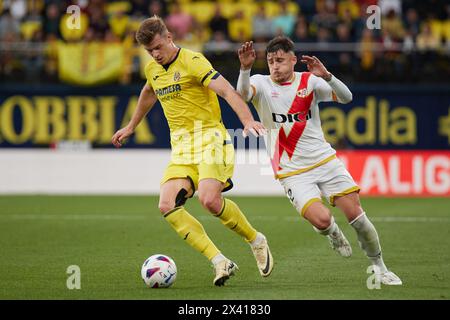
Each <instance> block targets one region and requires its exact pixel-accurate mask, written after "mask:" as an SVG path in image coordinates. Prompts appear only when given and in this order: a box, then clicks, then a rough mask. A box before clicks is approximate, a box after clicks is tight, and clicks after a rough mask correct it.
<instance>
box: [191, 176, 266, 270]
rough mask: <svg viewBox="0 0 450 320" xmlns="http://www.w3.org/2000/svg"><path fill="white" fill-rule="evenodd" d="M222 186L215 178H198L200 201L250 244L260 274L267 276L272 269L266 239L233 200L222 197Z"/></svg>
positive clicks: (223, 185)
mask: <svg viewBox="0 0 450 320" xmlns="http://www.w3.org/2000/svg"><path fill="white" fill-rule="evenodd" d="M224 187H225V184H224V183H222V182H220V181H218V180H216V179H202V180H200V182H199V199H200V202H201V203H202V205H203V206H204V207H205V208H206V209H207V210H208V211H209V212H211V213H212V214H214V215H215V216H216V217H218V218H219V219H220V221H221V222H222V224H223V225H225V226H226V227H228V228H229V229H230V230H232V231H234V232H236V233H237V234H239V235H240V236H242V237H243V238H244V239H245V240H246V241H247V242H248V243H249V244H250V247H251V249H252V251H253V254H254V256H255V259H256V262H257V265H258V269H259V272H260V274H261V275H262V276H263V277H267V276H269V275H270V273H271V272H272V269H273V258H272V254H271V252H270V249H269V245H268V243H267V239H266V237H265V236H264V235H263V234H262V233H260V232H257V231H256V230H255V229H254V228H253V227H252V225H251V224H250V223H249V222H248V220H247V218H246V217H245V215H244V214H243V213H242V211H241V210H240V209H239V207H238V206H237V205H236V204H235V203H234V202H233V201H231V200H229V199H225V198H222V190H223V188H224Z"/></svg>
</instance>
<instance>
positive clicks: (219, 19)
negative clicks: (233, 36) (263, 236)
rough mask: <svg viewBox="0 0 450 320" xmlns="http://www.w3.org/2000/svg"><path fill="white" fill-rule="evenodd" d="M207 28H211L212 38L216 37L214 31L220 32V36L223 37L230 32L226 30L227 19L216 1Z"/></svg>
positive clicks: (227, 35) (226, 36)
mask: <svg viewBox="0 0 450 320" xmlns="http://www.w3.org/2000/svg"><path fill="white" fill-rule="evenodd" d="M209 29H210V30H211V33H212V37H213V38H215V37H216V36H215V34H216V32H219V33H221V36H222V35H223V36H225V38H228V37H229V34H230V33H229V32H228V19H227V18H225V17H224V16H223V15H222V10H221V8H220V3H216V7H215V10H214V16H213V17H212V18H211V20H210V21H209Z"/></svg>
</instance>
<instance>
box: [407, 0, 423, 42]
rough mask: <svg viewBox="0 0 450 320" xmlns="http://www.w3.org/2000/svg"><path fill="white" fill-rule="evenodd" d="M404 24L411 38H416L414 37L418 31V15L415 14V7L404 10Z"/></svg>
mask: <svg viewBox="0 0 450 320" xmlns="http://www.w3.org/2000/svg"><path fill="white" fill-rule="evenodd" d="M404 24H405V29H406V31H407V32H408V33H409V35H410V36H411V37H412V38H413V39H416V37H417V35H418V34H419V31H420V22H419V15H418V14H417V10H416V9H414V8H409V9H408V10H407V11H406V15H405V22H404Z"/></svg>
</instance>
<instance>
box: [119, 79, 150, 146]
mask: <svg viewBox="0 0 450 320" xmlns="http://www.w3.org/2000/svg"><path fill="white" fill-rule="evenodd" d="M156 100H157V97H156V94H155V92H154V91H153V89H152V88H151V87H150V86H149V85H148V84H145V85H144V87H143V88H142V90H141V94H140V95H139V99H138V102H137V107H136V110H134V113H133V116H132V117H131V120H130V122H129V123H128V124H127V125H126V126H125V127H123V128H122V129H120V130H118V131H117V132H116V133H115V134H114V135H113V137H112V139H111V142H112V144H113V145H114V146H115V147H116V148H120V147H121V146H122V143H123V141H124V140H125V139H127V138H128V137H129V136H131V135H132V134H133V132H134V129H136V127H137V125H138V124H139V123H140V122H141V120H142V119H143V118H144V117H145V115H146V114H147V113H148V112H149V111H150V110H151V108H152V107H153V106H154V104H155V103H156Z"/></svg>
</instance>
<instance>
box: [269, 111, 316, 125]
mask: <svg viewBox="0 0 450 320" xmlns="http://www.w3.org/2000/svg"><path fill="white" fill-rule="evenodd" d="M311 117H312V115H311V110H309V111H308V113H306V112H297V113H293V114H292V113H288V114H282V113H272V120H273V122H275V123H286V122H288V123H293V122H305V121H306V120H309V119H311Z"/></svg>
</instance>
